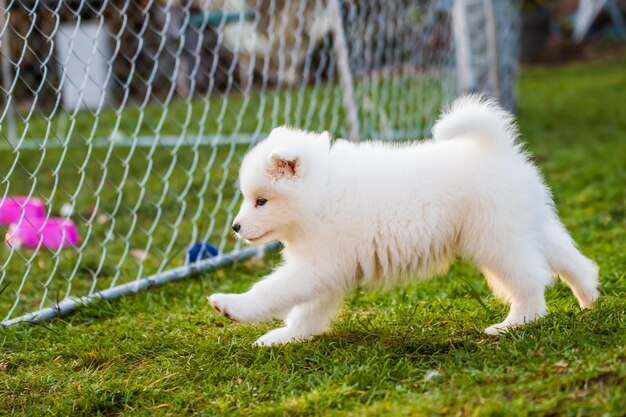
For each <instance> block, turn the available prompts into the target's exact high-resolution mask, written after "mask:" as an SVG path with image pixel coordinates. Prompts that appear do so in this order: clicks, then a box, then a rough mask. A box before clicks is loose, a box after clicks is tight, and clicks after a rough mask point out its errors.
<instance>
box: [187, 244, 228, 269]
mask: <svg viewBox="0 0 626 417" xmlns="http://www.w3.org/2000/svg"><path fill="white" fill-rule="evenodd" d="M218 253H220V250H219V249H218V248H217V246H215V245H213V244H212V243H208V242H196V243H194V244H193V245H191V246H189V248H187V255H186V256H185V264H192V263H195V262H198V261H201V260H203V259H208V258H212V257H214V256H217V254H218Z"/></svg>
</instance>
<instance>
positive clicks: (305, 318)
mask: <svg viewBox="0 0 626 417" xmlns="http://www.w3.org/2000/svg"><path fill="white" fill-rule="evenodd" d="M342 301H343V294H334V295H329V296H325V297H320V298H317V299H315V300H313V301H310V302H307V303H304V304H300V305H297V306H295V307H294V308H293V309H292V310H291V311H290V312H289V314H287V317H286V318H285V326H284V327H281V328H278V329H274V330H271V331H269V332H268V333H266V334H265V335H263V336H261V337H260V338H259V339H258V340H257V341H256V342H255V345H257V346H270V345H278V344H285V343H289V342H294V341H302V340H307V339H310V338H311V337H312V336H315V335H319V334H322V333H324V332H326V331H327V330H328V329H329V326H330V322H331V320H332V319H333V318H334V317H335V313H336V312H337V310H338V309H339V306H340V305H341V302H342Z"/></svg>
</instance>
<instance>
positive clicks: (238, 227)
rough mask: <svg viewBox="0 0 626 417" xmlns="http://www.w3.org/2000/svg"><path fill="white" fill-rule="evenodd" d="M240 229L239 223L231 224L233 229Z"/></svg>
mask: <svg viewBox="0 0 626 417" xmlns="http://www.w3.org/2000/svg"><path fill="white" fill-rule="evenodd" d="M239 229H241V225H240V224H239V223H235V224H233V230H234V231H235V233H237V232H238V231H239Z"/></svg>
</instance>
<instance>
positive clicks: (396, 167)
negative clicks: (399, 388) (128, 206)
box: [209, 96, 599, 345]
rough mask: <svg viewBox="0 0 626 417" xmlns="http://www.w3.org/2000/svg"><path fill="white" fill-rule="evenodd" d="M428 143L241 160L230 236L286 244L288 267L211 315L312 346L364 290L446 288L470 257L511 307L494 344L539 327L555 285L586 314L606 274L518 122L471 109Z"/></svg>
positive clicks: (307, 146) (274, 137)
mask: <svg viewBox="0 0 626 417" xmlns="http://www.w3.org/2000/svg"><path fill="white" fill-rule="evenodd" d="M432 133H433V138H432V140H426V141H421V142H417V143H400V144H398V143H381V142H363V143H351V142H348V141H345V140H335V141H331V138H330V135H329V134H328V133H312V132H305V131H300V130H297V129H293V128H289V127H278V128H276V129H274V130H273V131H272V132H271V133H270V135H269V137H268V138H267V139H265V140H264V141H262V142H260V143H259V144H258V145H257V146H256V147H254V148H253V149H252V150H251V151H250V152H249V153H248V154H247V155H246V157H245V158H244V160H243V163H242V165H241V169H240V177H239V183H240V187H241V192H242V194H243V197H244V201H243V204H242V206H241V210H240V212H239V214H238V215H237V216H236V218H235V220H234V223H233V230H234V231H235V233H236V234H237V235H238V237H239V238H241V239H244V240H246V241H247V242H248V243H251V244H262V243H267V242H270V241H272V240H279V241H281V242H282V243H283V245H284V249H283V252H282V254H283V258H284V262H283V264H282V266H280V267H279V268H278V269H276V270H275V271H274V272H272V273H271V274H270V275H268V276H267V277H265V278H264V279H263V280H261V281H259V282H258V283H256V284H255V285H254V286H252V288H251V289H250V290H249V291H248V292H246V293H243V294H213V295H211V296H210V297H209V302H210V304H211V305H212V306H213V307H214V308H215V310H217V312H218V313H220V314H223V315H225V316H227V317H229V318H231V319H233V320H236V321H239V322H258V321H261V320H267V319H270V318H277V317H280V318H284V319H285V325H284V327H281V328H278V329H275V330H272V331H270V332H269V333H267V334H265V335H264V336H262V337H261V338H260V339H258V340H257V341H256V344H258V345H272V344H282V343H288V342H291V341H298V340H305V339H308V338H310V337H312V336H314V335H318V334H321V333H323V332H325V331H326V330H327V329H328V328H329V324H330V322H331V320H332V319H333V317H334V315H335V313H336V312H337V310H338V308H339V306H340V304H341V302H342V299H343V298H344V297H345V296H346V294H348V293H349V292H351V291H353V290H354V289H356V288H357V287H359V286H362V287H366V288H380V287H388V286H390V285H392V284H399V283H403V282H406V281H408V280H411V279H423V278H427V277H430V276H433V275H437V274H442V273H444V272H445V271H446V270H447V269H448V267H449V266H450V264H451V263H452V262H453V261H454V260H455V258H456V257H457V256H462V257H464V258H467V259H470V260H472V261H473V262H475V263H476V264H477V265H478V266H479V267H480V269H481V271H482V273H483V274H484V276H485V279H486V280H487V283H488V284H489V287H490V288H491V290H492V291H493V293H494V295H495V296H496V297H497V298H499V299H501V300H502V301H504V302H506V303H508V304H510V311H509V314H508V316H507V317H506V318H505V319H504V321H502V322H501V323H498V324H494V325H492V326H490V327H488V328H487V329H486V330H485V332H486V333H487V334H490V335H497V334H498V333H501V332H505V331H507V329H510V328H512V327H515V326H519V325H522V324H524V323H528V322H530V321H532V320H535V319H536V318H538V317H541V316H543V315H544V314H545V313H546V302H545V298H544V289H545V288H546V286H547V285H548V284H549V283H550V282H551V280H552V277H553V276H554V275H558V276H560V277H561V279H562V280H563V281H565V283H566V284H567V285H569V286H570V288H571V289H572V291H573V292H574V295H575V296H576V298H577V299H578V302H579V304H580V306H581V307H582V308H587V307H590V306H591V305H592V304H593V302H594V301H595V300H596V299H597V298H598V295H599V293H598V285H599V284H598V268H597V266H596V265H595V264H594V263H593V262H592V261H591V260H589V259H587V258H586V257H585V256H583V255H582V254H581V253H580V251H579V250H578V249H577V248H576V244H575V243H574V242H573V241H572V238H571V237H570V235H569V234H568V232H567V230H566V229H565V227H564V226H563V224H562V223H561V222H560V220H559V218H558V216H557V214H556V212H555V208H554V204H553V201H552V198H551V195H550V191H549V189H548V187H547V186H546V185H545V184H544V181H543V179H542V177H541V175H540V173H539V172H538V170H537V168H536V167H535V166H534V165H533V163H532V162H531V161H530V160H529V156H528V154H527V153H525V152H524V151H523V150H522V148H521V145H520V144H518V143H517V136H518V134H517V129H516V126H515V124H514V121H513V118H512V116H511V115H510V114H508V113H507V112H505V111H504V110H502V109H501V108H500V107H498V105H497V104H496V103H495V102H493V101H489V100H485V99H483V98H481V97H478V96H468V97H464V98H460V99H458V100H457V101H456V102H455V103H454V104H453V105H452V106H451V108H450V109H449V110H448V111H446V112H445V113H444V114H443V115H442V116H441V117H440V118H439V120H438V121H437V123H436V124H435V126H434V128H433V131H432Z"/></svg>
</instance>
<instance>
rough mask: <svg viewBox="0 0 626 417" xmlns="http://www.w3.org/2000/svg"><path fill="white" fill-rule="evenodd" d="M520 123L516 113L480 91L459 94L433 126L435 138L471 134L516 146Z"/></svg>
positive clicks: (480, 138) (445, 138)
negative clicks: (517, 122)
mask: <svg viewBox="0 0 626 417" xmlns="http://www.w3.org/2000/svg"><path fill="white" fill-rule="evenodd" d="M517 136H518V133H517V127H516V126H515V122H514V120H513V116H512V115H511V114H510V113H509V112H507V111H506V110H504V109H503V108H502V107H500V106H499V105H498V103H496V101H495V100H491V99H486V98H484V97H482V96H480V95H467V96H464V97H460V98H458V99H457V100H455V101H454V103H452V106H450V108H449V109H448V110H446V111H444V112H443V114H442V115H441V116H440V117H439V119H438V120H437V123H435V126H434V127H433V139H434V140H437V141H439V140H449V139H455V138H468V139H473V140H480V141H484V142H487V143H489V145H495V146H502V145H504V146H508V147H510V146H516V143H515V142H516V140H517Z"/></svg>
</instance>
